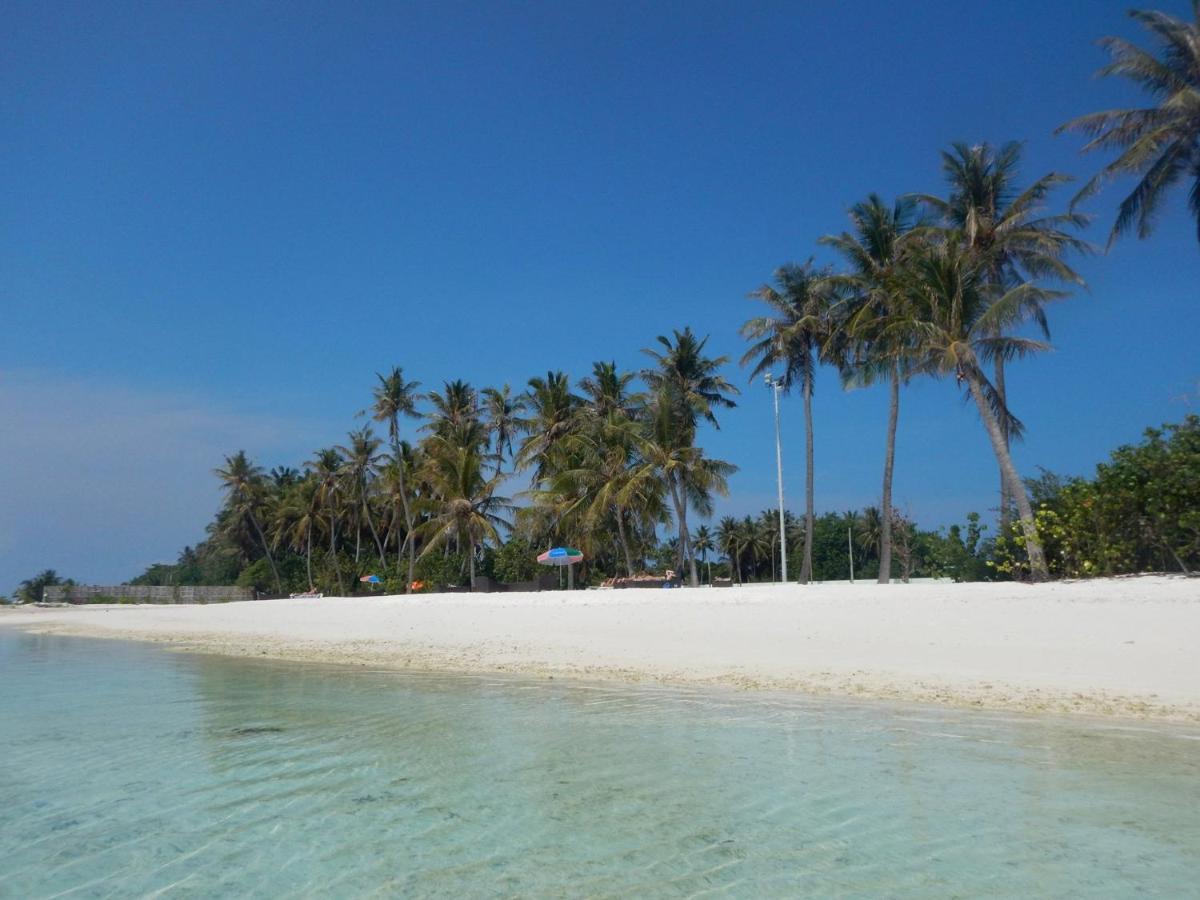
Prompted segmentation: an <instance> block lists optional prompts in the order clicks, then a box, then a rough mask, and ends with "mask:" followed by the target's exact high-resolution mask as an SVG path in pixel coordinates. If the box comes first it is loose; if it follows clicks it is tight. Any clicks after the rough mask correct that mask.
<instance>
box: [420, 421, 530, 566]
mask: <svg viewBox="0 0 1200 900" xmlns="http://www.w3.org/2000/svg"><path fill="white" fill-rule="evenodd" d="M427 458H428V462H427V475H428V478H429V481H430V484H431V485H432V487H433V489H434V491H435V492H436V495H437V501H438V508H437V511H436V512H435V513H434V514H433V516H432V517H431V518H430V520H429V521H428V522H427V523H426V524H425V525H424V526H423V528H424V530H425V532H426V534H427V535H428V540H427V542H426V545H425V549H424V550H422V552H421V555H422V556H425V555H427V554H429V553H431V552H433V551H434V550H437V549H439V548H442V547H446V546H448V545H449V544H450V542H451V541H453V542H454V543H456V544H457V545H458V546H459V547H460V548H463V549H465V550H466V552H467V560H468V565H469V566H470V578H471V583H472V585H473V584H474V582H475V554H476V551H477V549H478V548H479V547H481V546H482V545H483V543H484V542H485V541H487V540H491V541H493V542H495V543H500V532H499V528H500V527H510V526H509V523H508V522H507V521H506V520H505V519H504V518H502V516H501V515H500V513H502V512H506V511H510V510H511V509H512V504H511V503H509V501H508V498H507V497H500V496H497V494H496V488H497V487H498V486H499V484H500V482H501V481H502V480H503V479H502V478H501V477H500V476H497V475H493V476H492V477H491V478H487V477H486V476H485V475H484V474H483V457H482V456H481V455H480V453H479V450H478V448H476V447H471V446H461V445H458V444H455V443H454V442H453V441H452V440H449V439H447V438H443V437H440V436H434V437H431V438H430V439H429V441H428V450H427Z"/></svg>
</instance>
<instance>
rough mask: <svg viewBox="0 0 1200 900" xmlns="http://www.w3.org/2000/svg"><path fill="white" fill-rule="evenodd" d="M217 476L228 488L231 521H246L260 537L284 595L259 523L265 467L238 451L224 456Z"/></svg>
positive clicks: (273, 575) (264, 494)
mask: <svg viewBox="0 0 1200 900" xmlns="http://www.w3.org/2000/svg"><path fill="white" fill-rule="evenodd" d="M214 473H215V474H216V476H217V477H218V478H220V479H221V482H222V484H223V485H224V487H225V497H226V503H227V504H228V508H229V512H230V513H231V518H232V519H235V520H241V519H244V520H246V521H248V522H249V523H250V526H251V527H252V528H253V529H254V533H255V534H256V535H258V541H259V543H260V544H261V545H262V549H263V553H264V554H265V555H266V557H267V564H268V565H269V566H270V567H271V577H272V578H274V580H275V590H276V591H277V592H282V590H283V585H282V583H281V582H280V580H279V569H278V568H276V566H275V557H274V556H272V555H271V547H270V545H269V544H268V543H267V537H266V535H265V534H263V530H262V525H261V524H260V523H259V521H258V511H259V510H260V509H261V508H262V505H263V502H264V499H265V496H266V487H265V485H264V475H263V470H262V468H260V467H259V466H256V465H254V464H253V463H252V462H250V458H249V457H247V456H246V451H244V450H239V451H238V452H237V453H235V454H233V456H227V457H225V467H224V468H223V469H215V470H214Z"/></svg>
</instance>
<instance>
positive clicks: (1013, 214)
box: [917, 141, 1090, 530]
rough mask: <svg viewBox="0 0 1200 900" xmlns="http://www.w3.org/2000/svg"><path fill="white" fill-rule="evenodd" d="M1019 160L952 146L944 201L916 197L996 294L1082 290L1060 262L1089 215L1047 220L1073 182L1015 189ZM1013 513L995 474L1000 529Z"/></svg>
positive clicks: (1017, 151) (1000, 367)
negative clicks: (1034, 286) (1048, 285)
mask: <svg viewBox="0 0 1200 900" xmlns="http://www.w3.org/2000/svg"><path fill="white" fill-rule="evenodd" d="M1020 159H1021V145H1020V144H1019V143H1017V142H1015V141H1010V142H1008V143H1006V144H1003V145H1001V146H1000V147H999V148H993V147H992V146H991V145H989V144H986V143H984V144H976V145H974V146H968V145H966V144H963V143H957V144H954V145H952V147H951V149H950V150H949V151H945V152H943V153H942V171H943V173H944V174H945V177H946V183H947V186H948V187H949V189H950V193H949V196H948V197H947V198H946V199H945V200H943V199H941V198H938V197H935V196H932V195H929V194H920V195H917V196H918V197H919V199H920V200H921V201H922V202H924V203H925V204H926V205H927V206H928V207H929V208H930V209H932V210H933V211H934V212H936V213H937V214H938V215H939V216H941V218H942V221H943V225H944V226H945V227H947V228H950V229H953V230H954V231H956V232H957V233H958V235H959V239H960V241H961V243H962V245H963V246H964V247H965V248H967V249H969V250H970V252H971V253H972V254H974V255H975V256H976V257H977V263H978V265H979V267H980V268H981V271H982V273H983V275H984V277H985V278H986V279H987V281H988V282H989V283H990V284H991V285H992V286H993V287H994V288H995V289H997V290H1001V291H1003V290H1008V289H1010V288H1012V287H1015V286H1016V285H1018V284H1020V283H1021V282H1023V281H1030V280H1034V279H1051V280H1054V281H1058V282H1061V283H1063V284H1072V285H1082V284H1083V279H1082V278H1080V277H1079V274H1078V273H1077V272H1076V271H1075V270H1074V269H1073V268H1071V266H1069V265H1068V264H1067V263H1066V262H1065V261H1064V259H1063V258H1064V256H1065V255H1066V254H1067V253H1068V252H1070V251H1077V252H1086V251H1087V250H1089V249H1090V248H1089V246H1088V244H1087V243H1086V242H1084V241H1082V240H1080V239H1079V238H1077V237H1074V236H1073V235H1071V234H1069V233H1068V230H1076V229H1080V228H1083V227H1084V226H1085V225H1086V224H1087V218H1086V217H1085V216H1083V215H1081V214H1079V213H1075V212H1068V213H1064V214H1060V215H1047V214H1046V213H1045V210H1044V208H1043V205H1044V203H1045V201H1046V198H1047V197H1048V196H1049V194H1050V192H1051V191H1053V190H1054V188H1055V187H1057V186H1058V185H1061V184H1063V183H1065V182H1067V181H1070V180H1071V178H1070V176H1067V175H1061V174H1059V173H1057V172H1051V173H1049V174H1047V175H1043V176H1042V177H1041V178H1039V179H1037V180H1036V181H1034V182H1033V183H1032V184H1031V185H1029V187H1027V188H1024V189H1020V188H1018V187H1017V178H1018V165H1019V163H1020ZM1025 315H1026V318H1028V319H1032V320H1033V321H1034V322H1035V323H1036V324H1037V326H1038V327H1039V328H1040V329H1041V332H1042V334H1043V336H1044V337H1046V338H1047V339H1049V337H1050V329H1049V325H1048V324H1047V321H1046V315H1045V312H1044V310H1042V309H1041V308H1040V307H1037V306H1031V307H1030V308H1028V309H1027V310H1026V311H1025ZM1013 325H1014V326H1017V325H1020V323H1019V322H1017V323H1013ZM997 336H998V337H999V336H1000V335H997ZM1007 362H1008V359H1007V358H1006V357H1005V355H1004V354H997V355H996V357H995V358H994V360H993V362H992V366H993V371H994V380H993V382H992V383H993V385H994V386H995V388H996V395H997V397H999V399H1000V402H1001V403H1002V404H1007V402H1008V389H1007V386H1006V382H1005V364H1006V363H1007ZM1008 423H1009V420H1008V418H1007V417H1002V418H1001V420H1000V428H1001V431H1002V433H1003V435H1004V440H1005V442H1006V443H1011V441H1012V439H1013V438H1014V437H1019V435H1014V434H1011V433H1010V431H1009V425H1008ZM1011 509H1012V502H1011V497H1010V495H1009V491H1008V489H1007V487H1006V486H1005V479H1004V476H1003V475H1001V478H1000V525H1001V529H1002V530H1007V528H1008V522H1009V517H1010V511H1011Z"/></svg>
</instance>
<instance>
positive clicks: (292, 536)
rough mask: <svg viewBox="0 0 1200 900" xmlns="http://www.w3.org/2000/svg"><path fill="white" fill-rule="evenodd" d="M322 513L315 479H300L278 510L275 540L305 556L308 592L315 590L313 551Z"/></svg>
mask: <svg viewBox="0 0 1200 900" xmlns="http://www.w3.org/2000/svg"><path fill="white" fill-rule="evenodd" d="M319 514H320V494H319V493H318V483H317V480H316V479H315V478H312V477H305V478H298V480H296V481H294V482H292V484H291V485H290V486H289V487H288V488H287V492H286V493H285V494H284V497H283V502H281V503H280V504H279V506H278V507H277V508H276V510H275V524H274V529H273V530H274V532H275V541H274V543H275V544H276V546H278V544H279V542H281V541H286V542H287V545H288V546H289V547H290V548H291V549H292V550H294V551H295V552H296V553H303V554H304V571H305V574H306V575H307V577H308V589H309V590H312V589H313V570H312V550H313V529H314V527H315V526H316V525H317V518H318V516H319Z"/></svg>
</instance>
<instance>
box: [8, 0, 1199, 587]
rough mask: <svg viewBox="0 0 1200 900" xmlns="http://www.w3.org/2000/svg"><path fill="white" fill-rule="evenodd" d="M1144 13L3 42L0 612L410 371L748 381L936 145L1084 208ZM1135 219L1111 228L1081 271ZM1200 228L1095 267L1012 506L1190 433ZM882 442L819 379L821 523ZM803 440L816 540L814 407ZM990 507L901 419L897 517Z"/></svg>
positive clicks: (1121, 9) (720, 12)
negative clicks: (775, 296)
mask: <svg viewBox="0 0 1200 900" xmlns="http://www.w3.org/2000/svg"><path fill="white" fill-rule="evenodd" d="M1127 6H1128V3H1127V2H1107V0H1089V2H1087V3H1068V2H1060V3H1045V2H1044V0H1043V2H1017V0H1011V2H1004V3H992V4H966V3H961V2H957V0H954V2H950V0H946V2H935V0H926V2H922V3H911V4H909V3H894V2H891V0H886V2H885V0H877V2H876V0H872V2H867V0H861V2H849V0H846V2H816V0H813V2H808V3H803V4H797V3H783V4H768V3H761V4H754V5H752V6H751V7H750V8H747V5H746V4H735V3H730V4H702V3H693V2H689V3H673V4H672V3H655V4H644V3H628V4H623V3H592V4H579V3H550V2H547V3H534V4H525V3H506V4H491V5H478V6H477V5H468V4H460V3H444V2H442V3H428V4H414V5H400V4H394V3H380V4H316V3H288V4H283V3H253V2H247V3H239V4H222V5H217V4H186V5H185V4H164V3H157V4H155V3H127V4H109V3H102V2H89V3H56V4H44V3H10V4H8V5H7V6H6V15H5V28H4V29H3V34H2V36H0V88H2V90H0V117H2V120H3V122H4V123H5V129H4V131H5V140H4V150H3V154H4V165H3V166H0V193H2V196H3V198H4V202H3V203H0V234H2V237H3V240H0V304H2V308H3V310H4V327H3V329H0V416H2V417H3V418H2V421H3V423H4V424H3V429H2V430H0V459H3V460H4V463H5V465H4V473H5V474H4V476H3V492H2V494H0V586H3V587H4V588H7V587H8V586H9V585H11V584H13V583H15V582H16V581H17V580H19V579H21V578H24V577H27V576H28V575H30V574H31V573H32V572H34V571H35V570H38V569H41V568H44V567H48V566H49V567H54V568H56V569H58V570H59V571H60V572H62V573H64V574H69V575H72V576H74V577H76V578H78V579H82V580H90V581H111V580H119V579H124V578H128V577H131V576H132V575H135V574H137V572H139V571H140V570H141V568H142V567H143V566H144V565H146V564H147V563H150V562H153V561H158V560H171V559H173V558H174V557H175V555H176V553H177V551H178V550H179V548H180V547H181V546H182V545H183V544H185V543H195V542H197V541H198V540H200V539H201V538H202V537H203V527H204V524H205V523H206V522H207V521H208V519H209V517H210V516H211V514H212V512H213V510H214V509H215V507H216V504H217V503H218V499H219V498H218V494H217V491H216V486H215V482H214V479H213V478H212V476H211V474H210V472H211V469H212V468H213V467H214V466H215V465H217V464H219V463H220V461H221V455H222V454H223V453H226V452H232V451H234V450H237V449H239V448H243V447H244V448H245V449H246V450H247V451H248V452H250V453H251V454H252V455H253V456H255V457H256V458H257V459H258V460H259V461H260V462H262V463H263V464H264V465H267V466H271V465H275V464H280V463H287V464H293V465H295V464H297V463H299V462H301V461H303V460H304V459H306V458H308V457H309V456H311V454H312V451H313V450H314V449H315V448H316V447H318V446H323V445H328V444H330V443H334V442H337V441H339V440H340V439H341V438H342V437H343V436H344V433H345V431H346V430H347V429H348V428H350V427H352V426H354V425H355V424H356V420H355V419H354V413H355V412H356V411H357V410H359V409H361V408H362V407H363V406H364V405H365V404H366V403H367V401H368V399H369V392H370V388H371V385H372V383H373V380H374V373H375V372H377V371H383V370H385V369H387V368H389V367H390V366H392V365H394V364H399V365H402V366H403V367H404V369H405V372H406V373H407V374H408V376H409V377H410V378H415V379H419V380H420V381H422V382H423V383H424V384H425V385H427V386H434V385H437V384H439V383H440V381H441V380H443V379H447V378H465V379H468V380H470V381H472V382H473V383H475V384H477V385H481V386H482V385H487V384H500V383H503V382H506V381H507V382H510V383H512V384H513V385H514V386H519V385H523V384H524V382H525V381H526V379H528V378H529V377H530V376H532V375H535V374H540V373H544V372H545V370H547V369H563V370H566V371H567V372H569V373H570V374H571V375H572V376H573V377H576V378H577V377H579V376H581V375H583V374H584V373H585V372H586V370H587V369H588V368H589V367H590V364H591V361H592V360H595V359H615V360H616V361H617V362H618V363H619V364H621V365H622V366H626V367H640V366H641V365H642V364H643V361H644V357H642V356H641V355H640V353H639V350H640V348H642V347H646V346H649V345H650V343H651V342H652V340H653V338H654V335H656V334H660V333H663V332H666V331H669V330H670V329H671V328H675V327H680V328H681V327H683V326H684V325H688V324H690V325H692V326H693V327H694V328H695V329H696V330H697V331H699V332H701V333H707V334H711V335H712V338H711V342H710V347H711V348H712V349H713V350H714V351H716V352H719V353H726V354H729V355H730V356H732V357H734V358H735V359H736V358H737V357H740V355H741V353H742V351H743V349H744V346H743V344H742V342H741V340H740V338H739V337H738V334H737V329H738V326H739V325H740V324H741V323H742V322H743V321H744V320H745V319H746V318H747V317H748V316H750V315H751V314H753V313H754V312H755V309H754V305H753V304H752V303H751V302H749V301H747V300H746V299H745V295H746V293H747V292H748V291H750V290H752V289H753V288H755V287H756V286H757V285H759V284H760V283H762V282H763V281H764V280H765V279H767V278H768V277H769V276H770V274H771V272H772V270H773V269H774V268H775V267H776V266H777V265H779V264H780V263H782V262H785V261H788V260H803V259H804V258H806V257H807V256H809V255H811V254H816V255H817V257H818V259H819V260H823V259H825V258H826V254H825V251H822V250H820V249H818V248H817V246H816V240H817V238H818V237H819V236H821V235H822V234H825V233H828V232H831V231H835V230H841V229H842V228H843V226H844V222H845V210H846V208H847V207H848V206H849V205H850V204H852V203H854V202H855V201H857V200H859V199H861V198H862V197H864V196H865V195H866V194H867V193H868V192H870V191H877V192H879V193H881V194H883V195H885V196H889V197H890V196H894V195H895V194H898V193H903V192H907V191H927V192H940V190H941V186H942V185H941V181H940V172H939V165H940V162H939V152H940V151H941V150H942V149H943V148H944V147H945V146H947V145H948V144H949V143H950V142H951V141H955V140H964V141H968V142H978V141H984V140H986V141H991V142H994V143H996V142H1002V141H1004V140H1009V139H1017V140H1023V141H1026V142H1027V144H1026V155H1025V162H1024V172H1025V173H1026V175H1027V178H1032V177H1034V176H1036V175H1040V174H1042V173H1044V172H1046V171H1050V170H1052V169H1054V170H1060V171H1064V172H1068V173H1071V174H1074V175H1076V176H1080V177H1087V176H1088V175H1090V174H1091V173H1092V172H1094V171H1095V170H1096V168H1098V166H1099V165H1100V164H1101V159H1099V158H1090V157H1080V156H1079V154H1078V149H1079V146H1080V143H1081V142H1080V141H1079V140H1078V139H1077V138H1075V137H1054V136H1052V134H1051V132H1052V131H1053V129H1054V128H1055V126H1057V125H1058V124H1060V123H1061V122H1063V121H1065V120H1066V119H1068V118H1071V117H1073V116H1075V115H1079V114H1081V113H1084V112H1090V111H1093V110H1096V109H1100V108H1105V107H1110V106H1119V105H1123V104H1133V103H1137V102H1139V100H1140V98H1139V96H1138V95H1137V94H1136V93H1134V92H1132V91H1131V90H1130V89H1129V88H1127V87H1125V86H1123V85H1122V84H1119V83H1117V82H1113V81H1111V80H1105V81H1098V80H1095V79H1093V78H1092V77H1091V75H1092V73H1093V72H1094V71H1095V70H1096V69H1097V68H1098V67H1099V66H1100V65H1101V64H1102V63H1103V62H1104V59H1105V57H1104V54H1103V52H1102V51H1101V50H1100V49H1099V48H1097V47H1096V46H1095V40H1096V39H1097V38H1099V37H1101V36H1102V35H1105V34H1122V35H1125V36H1128V37H1134V38H1137V37H1138V31H1137V29H1136V26H1134V24H1133V23H1131V22H1129V21H1128V20H1127V18H1126V17H1125V14H1124V13H1125V9H1126V8H1127ZM1158 6H1159V7H1160V8H1165V9H1167V10H1169V11H1172V12H1175V13H1176V14H1179V15H1184V14H1185V12H1186V8H1187V7H1188V4H1187V3H1185V2H1183V0H1160V2H1159V4H1158ZM1139 39H1140V38H1139ZM1121 187H1122V185H1121V184H1117V185H1115V186H1114V187H1113V188H1111V189H1109V190H1106V191H1105V192H1104V193H1102V194H1101V195H1100V196H1099V197H1098V198H1096V199H1095V200H1094V201H1092V202H1091V203H1090V204H1089V207H1088V209H1089V211H1091V212H1094V213H1095V214H1096V216H1097V221H1096V223H1095V224H1094V225H1093V227H1092V228H1091V229H1090V232H1089V234H1088V237H1090V238H1091V239H1092V240H1094V241H1096V242H1097V243H1100V244H1102V243H1103V240H1104V238H1105V236H1106V233H1107V227H1108V225H1109V223H1110V222H1111V216H1112V213H1113V209H1114V207H1115V205H1116V203H1117V202H1118V200H1119V199H1120V197H1121V196H1122V195H1121V194H1120V188H1121ZM1066 200H1067V192H1065V191H1064V193H1063V195H1062V196H1061V197H1060V198H1059V201H1060V203H1062V204H1065V202H1066ZM1183 207H1184V203H1183V195H1182V193H1180V194H1179V195H1178V196H1177V197H1176V198H1175V202H1174V203H1173V204H1172V205H1171V207H1170V208H1169V209H1167V210H1165V211H1164V214H1163V215H1162V216H1161V218H1160V221H1159V227H1158V231H1157V233H1156V234H1155V235H1154V237H1153V238H1151V239H1150V240H1148V241H1136V240H1126V241H1122V242H1121V243H1119V244H1117V246H1116V247H1115V248H1114V249H1113V250H1112V252H1110V253H1108V254H1107V255H1099V256H1096V257H1094V258H1091V259H1086V260H1082V261H1081V262H1080V264H1079V267H1080V269H1081V271H1082V272H1083V274H1084V275H1085V277H1086V278H1087V280H1088V282H1089V290H1088V291H1086V292H1081V293H1079V294H1078V295H1077V296H1075V297H1074V298H1072V299H1070V300H1068V301H1066V302H1064V303H1062V304H1061V305H1060V306H1059V307H1058V308H1056V309H1053V310H1052V311H1051V325H1052V328H1053V332H1054V343H1055V346H1056V350H1055V352H1054V353H1053V354H1051V355H1048V356H1046V357H1044V358H1040V359H1037V360H1033V361H1029V362H1026V363H1022V364H1020V365H1018V366H1016V367H1014V369H1013V370H1012V372H1011V375H1010V387H1011V391H1012V402H1013V406H1014V409H1015V411H1016V412H1017V413H1018V415H1020V416H1021V417H1022V418H1023V419H1024V420H1025V421H1026V423H1027V425H1028V428H1029V437H1028V439H1027V441H1026V442H1025V443H1024V444H1023V445H1020V446H1019V447H1018V448H1017V450H1016V454H1017V461H1018V464H1019V466H1020V467H1021V469H1022V471H1024V472H1026V473H1035V472H1036V468H1037V467H1038V466H1045V467H1047V468H1050V469H1053V470H1055V471H1062V472H1068V473H1081V474H1082V473H1087V472H1089V471H1090V470H1091V468H1092V467H1093V466H1094V464H1095V463H1096V462H1098V461H1100V460H1101V459H1103V458H1105V457H1106V455H1107V453H1108V451H1109V450H1110V449H1111V448H1112V447H1114V446H1116V445H1117V444H1120V443H1122V442H1127V441H1131V440H1135V439H1136V438H1137V437H1138V436H1139V434H1140V432H1141V430H1142V429H1143V428H1144V427H1145V426H1146V425H1150V424H1155V423H1161V422H1163V421H1167V420H1177V419H1179V418H1180V417H1182V416H1183V415H1184V414H1185V413H1186V412H1188V411H1189V410H1192V411H1194V410H1196V409H1197V408H1198V407H1200V364H1198V362H1197V359H1198V354H1197V351H1196V346H1197V338H1198V337H1200V304H1198V303H1197V300H1200V288H1198V285H1200V247H1198V245H1197V243H1196V240H1195V236H1194V229H1193V227H1192V226H1191V225H1190V223H1189V222H1188V220H1187V218H1186V216H1185V214H1184V208H1183ZM729 374H730V376H731V377H735V378H736V379H737V380H738V381H739V383H743V384H744V382H745V376H744V373H743V372H741V371H738V370H736V369H734V368H732V367H731V369H730V372H729ZM885 416H886V397H885V396H884V392H883V391H881V390H880V391H859V392H854V393H850V394H846V393H843V392H842V391H841V390H840V388H839V387H838V385H837V383H836V378H835V376H834V374H833V373H832V372H825V373H822V379H821V381H820V382H819V384H818V396H817V403H816V442H817V466H818V469H817V505H818V508H819V509H839V510H840V509H846V508H850V507H858V506H862V505H866V504H869V503H871V502H874V501H875V498H876V496H877V493H878V482H879V471H880V467H881V462H882V441H883V429H884V424H885ZM784 419H785V427H784V441H785V467H786V469H787V479H788V482H787V490H788V497H789V504H790V505H791V506H793V507H799V506H800V505H801V504H802V496H801V490H802V483H803V482H802V460H803V457H802V455H801V448H802V426H801V422H800V415H799V404H798V401H793V402H787V403H786V405H785V408H784ZM722 425H723V428H722V430H721V431H720V433H718V434H709V435H706V436H705V438H704V443H705V446H706V447H707V448H708V449H709V450H710V452H712V453H713V454H715V455H718V456H721V457H724V458H726V459H729V460H731V461H733V462H735V463H737V464H738V465H739V466H740V467H741V471H740V472H739V474H738V475H737V476H735V478H734V479H733V481H732V485H731V486H732V489H733V495H732V496H731V497H730V498H729V499H728V500H727V501H725V502H724V503H723V504H722V511H728V512H734V513H743V512H753V511H757V510H759V509H762V508H764V507H766V506H769V505H770V504H771V503H772V502H773V496H774V481H773V479H774V471H773V468H774V467H773V462H774V459H773V452H774V449H773V443H772V431H771V413H770V406H769V396H768V394H767V392H766V390H765V389H764V388H762V387H760V386H758V385H754V386H752V387H751V386H745V393H744V395H743V398H742V402H741V404H740V405H739V407H738V408H737V409H736V410H733V411H730V412H728V413H726V414H725V415H724V416H723V417H722ZM994 471H995V465H994V462H993V459H992V457H991V453H990V449H989V447H988V444H987V441H986V438H985V436H984V433H983V430H982V428H981V427H980V425H979V423H978V421H977V418H976V416H975V413H974V411H973V410H972V409H971V408H969V407H967V406H966V405H965V404H964V403H963V402H962V401H961V400H960V399H959V398H958V395H957V393H956V391H955V388H954V386H953V384H949V383H937V382H929V383H922V384H918V385H914V386H913V387H912V389H910V390H909V391H907V392H906V393H905V395H904V397H903V400H902V408H901V421H900V436H899V450H898V457H897V484H896V499H897V502H898V504H899V505H900V506H902V507H903V508H904V509H906V510H907V511H908V512H909V513H910V514H912V515H914V516H916V517H917V519H918V520H919V521H920V522H921V523H923V524H929V525H944V524H947V523H950V522H952V521H956V520H961V519H962V518H963V517H964V516H965V514H966V513H967V512H968V511H970V510H979V511H981V512H984V513H985V516H986V515H987V510H988V508H989V507H990V506H992V505H994V502H995V499H994V498H995V490H996V487H995V482H996V476H995V474H994Z"/></svg>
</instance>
